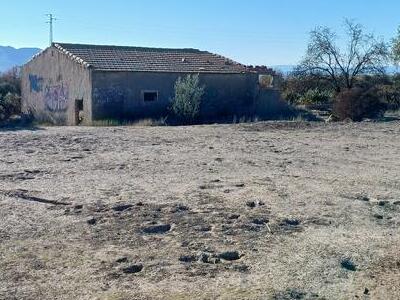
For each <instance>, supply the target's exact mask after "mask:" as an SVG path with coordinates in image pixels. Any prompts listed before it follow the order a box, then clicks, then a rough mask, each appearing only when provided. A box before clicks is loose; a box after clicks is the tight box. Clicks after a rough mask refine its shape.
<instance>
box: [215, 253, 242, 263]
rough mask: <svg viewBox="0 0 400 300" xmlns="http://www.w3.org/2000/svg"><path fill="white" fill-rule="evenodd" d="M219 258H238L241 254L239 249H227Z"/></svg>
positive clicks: (230, 259)
mask: <svg viewBox="0 0 400 300" xmlns="http://www.w3.org/2000/svg"><path fill="white" fill-rule="evenodd" d="M218 257H219V258H221V259H223V260H229V261H232V260H238V259H240V254H239V252H238V251H225V252H222V253H220V254H219V255H218Z"/></svg>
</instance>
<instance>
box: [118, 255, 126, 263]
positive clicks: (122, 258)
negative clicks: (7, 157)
mask: <svg viewBox="0 0 400 300" xmlns="http://www.w3.org/2000/svg"><path fill="white" fill-rule="evenodd" d="M115 262H116V263H118V264H122V263H126V262H128V258H127V257H126V256H124V257H120V258H118V259H117V260H116V261H115Z"/></svg>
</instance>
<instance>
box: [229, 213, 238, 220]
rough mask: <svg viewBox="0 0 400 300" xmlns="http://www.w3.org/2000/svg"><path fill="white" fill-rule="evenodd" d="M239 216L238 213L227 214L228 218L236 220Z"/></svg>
mask: <svg viewBox="0 0 400 300" xmlns="http://www.w3.org/2000/svg"><path fill="white" fill-rule="evenodd" d="M239 218H240V215H237V214H233V215H230V216H229V220H237V219H239Z"/></svg>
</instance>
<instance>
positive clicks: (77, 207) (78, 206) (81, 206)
mask: <svg viewBox="0 0 400 300" xmlns="http://www.w3.org/2000/svg"><path fill="white" fill-rule="evenodd" d="M82 208H83V205H82V204H77V205H75V206H74V209H76V210H79V209H82Z"/></svg>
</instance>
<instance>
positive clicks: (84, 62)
mask: <svg viewBox="0 0 400 300" xmlns="http://www.w3.org/2000/svg"><path fill="white" fill-rule="evenodd" d="M52 46H53V47H55V48H56V49H57V50H59V51H61V52H62V53H64V54H65V55H67V56H69V57H70V58H71V59H72V60H74V61H75V62H77V63H79V64H81V65H83V66H84V67H86V68H90V67H91V65H90V64H89V63H88V62H86V61H85V60H84V59H82V58H80V57H79V56H78V55H76V54H73V53H71V52H70V51H68V50H67V49H65V48H64V47H63V46H61V45H60V44H59V43H52Z"/></svg>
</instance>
